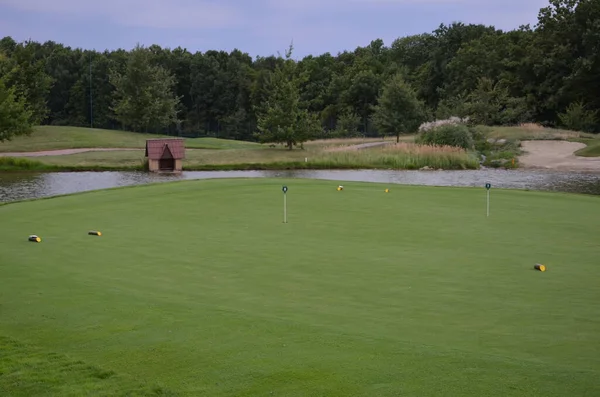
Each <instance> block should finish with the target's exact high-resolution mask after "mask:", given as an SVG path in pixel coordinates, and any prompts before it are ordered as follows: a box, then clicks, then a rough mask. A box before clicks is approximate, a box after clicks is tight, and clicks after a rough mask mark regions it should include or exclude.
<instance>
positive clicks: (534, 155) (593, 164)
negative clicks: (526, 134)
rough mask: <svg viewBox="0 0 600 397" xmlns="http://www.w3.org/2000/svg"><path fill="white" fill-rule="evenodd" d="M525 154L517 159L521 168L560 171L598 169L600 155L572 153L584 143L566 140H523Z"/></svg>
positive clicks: (583, 145)
mask: <svg viewBox="0 0 600 397" xmlns="http://www.w3.org/2000/svg"><path fill="white" fill-rule="evenodd" d="M521 146H522V149H523V151H524V152H525V154H524V155H523V156H521V158H520V159H519V162H520V165H521V166H522V167H523V168H538V169H549V170H561V171H598V172H600V157H579V156H576V155H575V154H574V153H575V152H576V151H578V150H579V149H583V148H584V147H585V144H583V143H579V142H566V141H523V142H521Z"/></svg>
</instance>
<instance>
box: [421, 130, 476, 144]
mask: <svg viewBox="0 0 600 397" xmlns="http://www.w3.org/2000/svg"><path fill="white" fill-rule="evenodd" d="M417 142H418V143H421V144H423V145H433V146H455V147H461V148H463V149H472V148H473V135H472V134H471V131H470V130H469V127H467V126H466V125H464V124H444V125H440V126H438V127H435V128H431V129H428V130H424V131H422V132H421V133H420V134H419V136H418V137H417Z"/></svg>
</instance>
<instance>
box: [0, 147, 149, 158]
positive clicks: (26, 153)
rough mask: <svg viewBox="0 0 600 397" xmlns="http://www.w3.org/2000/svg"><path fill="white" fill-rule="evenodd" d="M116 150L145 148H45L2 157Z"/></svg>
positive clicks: (6, 154)
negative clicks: (40, 150) (39, 150)
mask: <svg viewBox="0 0 600 397" xmlns="http://www.w3.org/2000/svg"><path fill="white" fill-rule="evenodd" d="M115 150H143V149H127V148H89V149H60V150H45V151H42V152H14V153H0V157H41V156H64V155H66V154H77V153H85V152H112V151H115Z"/></svg>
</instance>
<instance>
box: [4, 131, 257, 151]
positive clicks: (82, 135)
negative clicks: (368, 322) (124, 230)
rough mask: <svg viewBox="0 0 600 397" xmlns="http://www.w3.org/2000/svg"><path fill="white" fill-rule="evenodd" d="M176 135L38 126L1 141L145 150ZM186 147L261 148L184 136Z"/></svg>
mask: <svg viewBox="0 0 600 397" xmlns="http://www.w3.org/2000/svg"><path fill="white" fill-rule="evenodd" d="M158 138H177V137H173V136H166V135H157V134H143V133H137V132H127V131H116V130H104V129H98V128H82V127H62V126H50V125H45V126H38V127H35V128H34V130H33V132H32V133H31V134H30V135H25V136H17V137H14V138H13V139H12V140H10V141H5V142H0V152H4V153H7V152H38V151H45V150H61V149H89V148H139V149H142V150H144V148H145V147H146V140H147V139H158ZM185 146H186V147H188V148H194V149H236V148H237V149H241V148H253V147H254V148H255V147H260V145H259V144H257V143H253V142H244V141H234V140H229V139H217V138H185Z"/></svg>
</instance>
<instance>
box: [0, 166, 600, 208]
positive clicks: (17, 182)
mask: <svg viewBox="0 0 600 397" xmlns="http://www.w3.org/2000/svg"><path fill="white" fill-rule="evenodd" d="M240 177H244V178H264V177H271V178H288V179H289V178H312V179H326V180H335V181H364V182H382V183H393V184H406V185H426V186H479V187H482V186H484V185H485V183H487V182H489V183H491V184H492V185H493V186H494V187H497V188H508V189H530V190H546V191H560V192H572V193H584V194H594V195H600V173H573V172H556V171H532V170H508V171H507V170H493V169H484V170H475V171H384V170H339V171H337V170H336V171H328V170H320V171H313V170H293V171H205V172H203V171H187V172H183V173H181V174H178V175H169V174H150V173H144V172H112V171H111V172H59V173H39V174H31V173H0V202H8V201H15V200H23V199H28V198H39V197H48V196H55V195H59V194H68V193H76V192H82V191H88V190H96V189H105V188H111V187H118V186H132V185H140V184H146V183H156V182H167V181H175V180H190V179H212V178H240Z"/></svg>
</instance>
